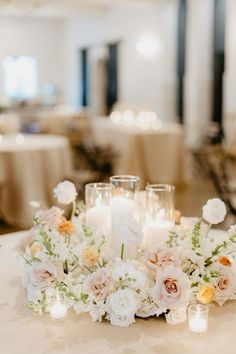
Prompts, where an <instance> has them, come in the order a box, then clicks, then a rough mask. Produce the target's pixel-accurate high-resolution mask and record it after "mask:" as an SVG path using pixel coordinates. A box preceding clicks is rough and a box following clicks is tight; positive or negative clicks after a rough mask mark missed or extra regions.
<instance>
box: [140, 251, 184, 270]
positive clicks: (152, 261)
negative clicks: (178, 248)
mask: <svg viewBox="0 0 236 354" xmlns="http://www.w3.org/2000/svg"><path fill="white" fill-rule="evenodd" d="M145 258H146V265H147V267H148V268H149V269H152V270H157V269H158V268H165V267H167V266H169V265H174V266H175V267H178V266H180V263H181V262H180V259H179V257H178V255H177V253H176V252H175V250H174V249H168V248H165V249H164V248H162V249H158V250H157V251H156V252H148V253H147V254H146V257H145Z"/></svg>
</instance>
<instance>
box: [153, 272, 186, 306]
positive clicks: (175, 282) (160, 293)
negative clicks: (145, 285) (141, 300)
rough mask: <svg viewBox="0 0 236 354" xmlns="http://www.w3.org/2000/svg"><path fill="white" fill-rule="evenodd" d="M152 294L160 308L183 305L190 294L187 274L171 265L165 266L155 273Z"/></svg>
mask: <svg viewBox="0 0 236 354" xmlns="http://www.w3.org/2000/svg"><path fill="white" fill-rule="evenodd" d="M152 296H153V299H154V301H155V303H156V304H157V305H158V307H160V308H163V309H172V308H176V307H185V306H186V303H187V302H188V300H189V296H190V282H189V279H188V277H187V275H186V274H185V273H184V272H183V271H182V270H181V269H179V268H176V267H174V266H173V265H170V266H167V267H166V268H164V269H163V270H162V271H160V272H158V273H157V276H156V283H155V285H154V287H153V289H152Z"/></svg>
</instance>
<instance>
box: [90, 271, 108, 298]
mask: <svg viewBox="0 0 236 354" xmlns="http://www.w3.org/2000/svg"><path fill="white" fill-rule="evenodd" d="M87 288H88V292H89V293H90V292H91V293H92V294H93V295H94V297H95V298H96V299H97V300H98V301H99V300H104V299H105V298H106V297H107V295H108V294H109V290H110V279H109V275H108V272H107V271H106V270H105V269H98V270H97V271H96V272H94V273H92V274H91V275H90V276H89V277H88V280H87Z"/></svg>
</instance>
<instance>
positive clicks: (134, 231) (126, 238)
mask: <svg viewBox="0 0 236 354" xmlns="http://www.w3.org/2000/svg"><path fill="white" fill-rule="evenodd" d="M119 237H120V239H121V240H122V242H123V243H124V244H134V245H139V244H140V243H141V242H142V240H143V230H142V226H141V225H140V223H139V222H138V221H136V220H135V219H133V220H131V221H130V222H129V223H128V224H125V225H123V226H121V228H120V230H119Z"/></svg>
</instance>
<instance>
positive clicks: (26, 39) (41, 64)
mask: <svg viewBox="0 0 236 354" xmlns="http://www.w3.org/2000/svg"><path fill="white" fill-rule="evenodd" d="M64 44H65V42H64V22H63V21H61V20H49V19H36V18H31V19H30V18H0V63H1V60H2V59H3V58H4V57H6V56H8V55H16V56H18V55H29V56H34V57H35V58H36V60H37V63H38V71H39V73H38V74H39V75H38V78H39V89H40V88H41V87H42V85H43V84H44V83H45V82H51V83H53V84H54V85H55V87H56V88H57V89H58V90H59V92H60V93H61V95H62V96H63V95H64V85H65V66H64V55H65V50H64ZM0 82H1V70H0ZM2 95H3V94H2V85H0V99H1V97H2Z"/></svg>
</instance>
